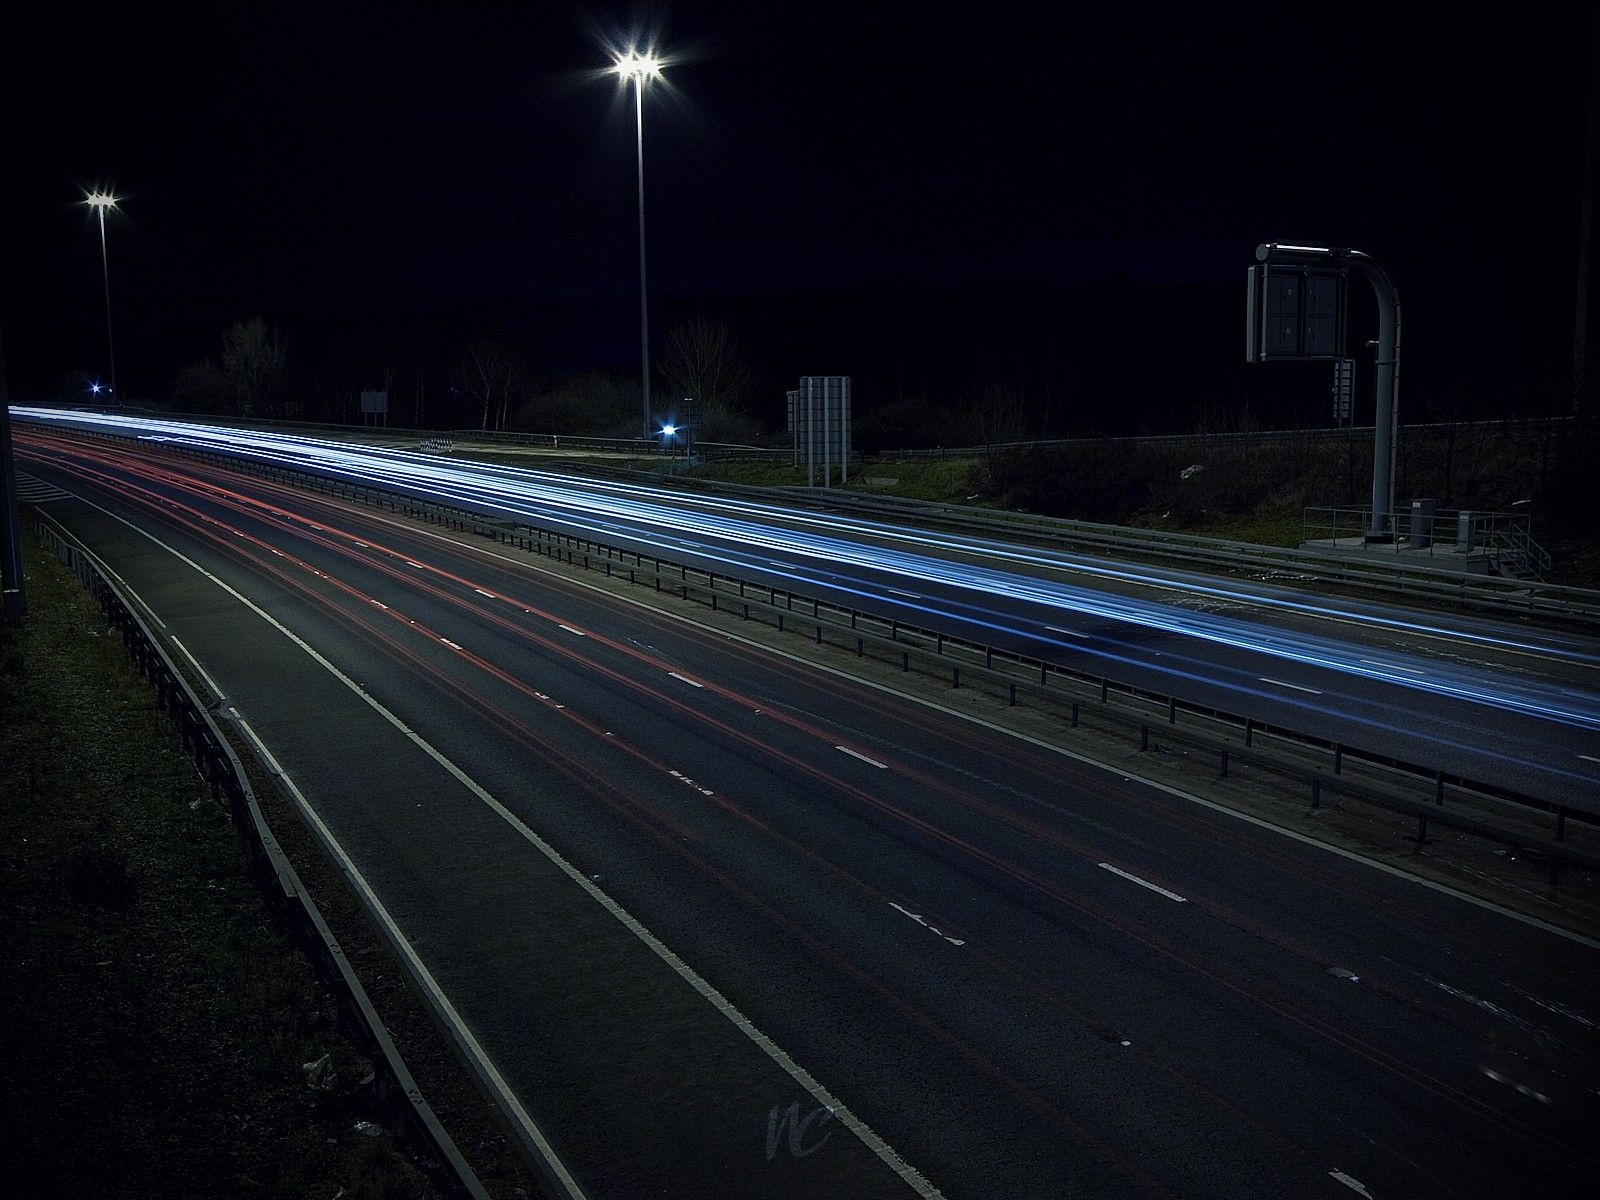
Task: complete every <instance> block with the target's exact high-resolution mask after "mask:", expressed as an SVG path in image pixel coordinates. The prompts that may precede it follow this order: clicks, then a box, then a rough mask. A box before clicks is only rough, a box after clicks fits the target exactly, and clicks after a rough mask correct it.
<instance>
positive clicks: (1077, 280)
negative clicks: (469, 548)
mask: <svg viewBox="0 0 1600 1200" xmlns="http://www.w3.org/2000/svg"><path fill="white" fill-rule="evenodd" d="M29 7H30V11H29V12H28V14H27V21H26V23H24V21H23V17H22V15H21V13H22V11H23V10H22V9H20V8H17V7H15V6H14V8H13V11H12V12H11V14H10V15H9V16H8V17H7V18H6V23H7V26H8V28H7V31H6V37H5V44H6V52H5V71H4V72H3V74H4V76H5V79H4V84H3V86H4V88H5V102H6V110H7V121H6V128H7V135H8V136H7V147H6V149H7V158H8V160H9V169H8V170H7V171H6V173H5V176H6V186H5V188H4V189H3V199H0V203H3V205H4V213H3V215H4V228H5V229H6V231H7V235H8V236H7V241H8V247H9V248H8V251H7V253H6V255H5V269H4V271H3V272H0V288H3V291H0V332H3V335H4V338H5V349H6V358H7V364H8V368H9V373H10V377H11V386H12V391H13V394H14V395H18V396H24V395H27V394H28V393H29V391H30V390H31V389H37V388H41V387H43V386H45V385H46V384H47V383H48V381H49V380H51V379H52V378H54V377H56V376H57V375H59V374H60V373H61V372H63V371H65V370H66V369H68V368H74V367H81V368H84V369H89V370H91V371H96V370H99V369H101V368H102V367H103V361H104V354H103V341H104V325H103V322H104V316H103V310H102V303H103V299H102V294H101V276H100V259H99V241H98V237H97V234H96V233H95V230H94V227H93V225H92V224H91V220H90V217H89V215H88V213H87V210H85V209H84V208H82V207H81V206H78V205H75V203H74V202H75V201H76V200H78V199H79V198H80V197H81V189H82V188H85V187H89V186H93V185H95V184H97V183H98V184H109V185H114V186H115V188H116V190H117V192H118V193H119V195H122V196H124V197H125V201H124V211H123V213H122V214H121V215H119V216H117V217H115V218H114V219H113V220H112V222H111V224H110V227H109V231H108V232H109V235H110V265H111V283H112V302H113V306H114V310H115V314H114V315H115V321H116V332H117V338H118V358H119V361H118V365H119V369H120V373H121V375H122V376H123V377H124V387H123V391H124V393H125V395H129V396H133V395H136V394H139V393H144V394H158V393H160V392H161V391H162V390H164V388H165V386H166V384H167V383H168V382H169V381H170V379H171V377H172V374H173V372H174V371H175V370H176V369H177V368H178V367H179V366H181V365H182V364H183V363H184V362H185V361H188V360H189V359H191V358H193V357H195V356H197V355H199V354H203V353H205V352H207V351H209V350H211V349H213V348H214V345H215V341H216V338H217V335H218V334H219V333H220V331H221V329H222V327H223V326H225V325H226V324H227V323H228V322H230V321H233V320H236V319H239V318H244V317H249V316H252V315H255V314H258V313H259V314H262V315H264V316H266V317H268V318H269V319H271V320H274V321H277V322H279V323H280V324H281V325H282V326H283V327H284V328H285V329H286V330H288V332H289V334H290V336H291V339H295V338H299V339H300V340H301V344H303V345H305V346H315V345H316V344H317V340H316V339H317V336H318V334H317V333H316V330H318V329H321V330H323V335H322V336H324V337H326V336H327V334H326V331H327V330H328V329H330V328H334V327H340V328H342V327H344V326H343V325H341V324H340V323H341V322H342V323H353V324H354V325H365V326H371V325H372V324H374V323H377V324H382V323H383V322H384V321H386V320H390V319H391V317H392V318H393V320H394V321H395V322H396V325H397V327H398V325H399V324H402V323H405V322H410V323H411V324H410V325H408V326H407V327H408V328H411V327H416V323H417V322H418V321H422V322H423V323H425V322H426V320H427V315H428V314H430V313H442V312H446V311H454V312H456V313H458V314H459V313H461V312H469V313H482V314H493V313H494V312H495V311H496V310H501V311H506V312H509V311H512V310H516V309H517V308H518V306H526V305H529V304H543V305H545V306H546V307H545V308H543V309H541V310H540V311H546V312H548V311H550V308H549V305H550V304H551V303H552V302H553V303H554V304H555V305H556V306H559V305H561V304H562V303H565V302H569V301H570V302H572V303H573V305H574V308H573V311H578V310H579V309H580V308H581V309H582V311H584V312H587V313H591V314H595V315H594V316H593V317H592V318H591V319H589V323H588V325H586V326H585V325H583V324H582V323H581V322H575V323H570V324H549V325H547V326H546V327H545V332H546V334H547V335H548V336H550V337H551V338H558V339H559V340H560V342H561V344H560V345H559V346H547V347H544V348H543V350H542V352H541V354H540V357H542V358H543V359H545V360H547V361H549V362H551V363H552V364H556V365H559V366H561V367H564V368H572V367H578V366H586V365H618V366H621V365H626V364H627V363H629V362H631V361H632V356H633V355H634V354H635V353H636V344H635V339H636V334H637V328H636V325H633V324H630V323H629V315H628V314H629V311H630V310H629V309H628V308H627V302H635V303H636V297H637V288H638V275H637V270H638V258H637V255H638V244H637V240H636V226H635V223H634V222H635V208H634V205H635V203H636V197H635V191H634V175H633V170H634V127H633V113H632V108H631V102H627V101H625V98H624V96H623V93H622V92H621V91H620V89H619V87H618V86H617V83H616V81H615V80H614V79H612V78H608V77H606V76H604V75H603V74H600V73H599V71H598V70H597V69H598V68H603V67H604V66H605V64H606V63H607V61H608V54H607V46H608V45H623V44H626V43H627V42H628V41H630V40H632V39H633V38H634V37H635V36H639V37H641V38H642V39H643V40H645V41H649V40H654V42H655V43H656V45H657V46H658V47H659V48H660V50H661V52H662V53H663V54H664V55H665V56H666V57H667V58H668V60H669V65H668V67H667V86H665V87H663V86H660V85H656V86H655V87H654V88H653V89H652V91H651V92H650V93H649V94H648V95H647V97H646V112H645V156H646V209H647V219H648V226H649V248H650V290H651V297H652V304H653V305H657V304H659V307H660V310H661V313H662V317H661V319H662V321H666V320H669V319H671V316H672V314H673V313H674V312H675V311H678V312H686V311H689V309H690V308H691V307H693V306H694V305H695V304H699V303H702V302H709V303H714V302H715V300H716V298H719V297H721V298H725V299H731V298H736V297H742V298H745V302H746V303H747V304H748V303H749V298H750V297H769V298H772V297H789V298H790V299H788V300H785V301H784V305H786V306H787V307H784V308H783V311H784V312H786V313H792V312H796V311H799V312H803V311H804V310H805V305H806V303H807V300H806V298H807V297H810V298H812V301H813V302H814V303H816V304H818V305H830V304H834V303H835V302H836V301H838V300H839V299H840V298H848V297H851V296H855V297H857V299H858V300H859V299H860V298H861V297H863V296H866V297H873V296H896V295H911V296H915V295H918V294H921V295H929V294H944V295H959V296H962V297H966V298H967V302H971V303H975V304H980V305H981V304H982V303H983V299H982V298H983V297H985V296H993V295H995V294H998V293H1003V292H1005V291H1006V290H1007V289H1018V294H1023V293H1026V294H1028V295H1043V294H1047V293H1048V291H1049V289H1051V288H1057V287H1064V288H1074V287H1076V288H1082V287H1088V286H1093V285H1097V284H1098V283H1100V282H1101V281H1105V280H1107V279H1114V280H1117V281H1118V290H1117V291H1116V293H1115V294H1116V296H1117V297H1119V298H1120V299H1119V301H1118V303H1119V304H1125V306H1126V310H1127V311H1126V319H1125V320H1122V319H1121V318H1120V316H1119V317H1118V323H1120V324H1122V325H1123V326H1125V327H1126V329H1127V330H1128V341H1129V344H1130V345H1135V346H1138V345H1142V346H1144V347H1145V348H1146V354H1147V355H1148V356H1156V357H1159V356H1160V355H1162V354H1179V353H1182V354H1190V353H1194V352H1195V351H1193V350H1191V349H1190V348H1188V344H1187V343H1184V342H1183V340H1182V339H1181V338H1179V339H1172V338H1169V337H1168V336H1167V335H1166V334H1165V333H1164V332H1163V331H1164V330H1170V329H1172V328H1174V327H1176V326H1180V325H1186V324H1192V323H1193V322H1191V321H1190V320H1189V317H1188V315H1187V314H1185V313H1184V312H1183V311H1181V306H1179V308H1180V311H1172V308H1173V306H1172V305H1171V304H1170V303H1169V300H1170V297H1171V296H1173V295H1177V294H1183V295H1189V294H1196V295H1198V294H1201V292H1200V291H1192V292H1191V291H1182V289H1181V288H1180V289H1179V291H1177V292H1175V291H1173V290H1172V288H1173V287H1174V286H1176V285H1184V286H1188V285H1194V288H1200V287H1201V285H1205V286H1206V287H1210V288H1212V289H1213V291H1212V292H1205V293H1204V294H1206V295H1213V294H1215V295H1217V296H1222V297H1225V306H1226V308H1227V311H1226V312H1225V313H1223V315H1222V316H1221V317H1220V318H1216V317H1215V315H1214V314H1213V316H1212V317H1209V318H1207V319H1208V321H1212V322H1214V323H1215V327H1216V328H1218V329H1225V330H1226V331H1227V332H1226V344H1223V345H1217V346H1216V347H1215V350H1214V352H1211V351H1204V350H1202V351H1201V353H1214V354H1215V357H1216V360H1217V362H1219V363H1226V364H1227V365H1228V367H1229V368H1230V369H1231V368H1232V367H1234V366H1235V365H1236V364H1237V363H1238V362H1239V360H1240V359H1241V357H1242V344H1241V343H1242V330H1241V326H1242V305H1243V272H1244V269H1245V267H1246V266H1247V265H1248V264H1249V263H1250V262H1251V261H1252V254H1253V250H1254V247H1255V246H1256V244H1257V243H1258V242H1260V241H1263V240H1272V239H1279V240H1296V239H1304V240H1312V241H1320V242H1328V243H1334V244H1343V245H1353V246H1357V247H1359V248H1362V249H1364V250H1367V251H1369V252H1370V253H1372V254H1374V255H1376V256H1377V257H1379V258H1380V259H1382V260H1384V261H1385V262H1386V263H1387V264H1388V265H1389V266H1390V267H1391V269H1392V270H1393V271H1394V273H1395V275H1396V277H1397V278H1398V280H1399V282H1400V287H1401V289H1402V296H1403V298H1404V299H1405V301H1406V304H1407V310H1406V316H1407V322H1408V344H1407V351H1408V354H1410V355H1412V356H1413V357H1412V358H1411V366H1410V367H1409V368H1408V369H1409V370H1412V371H1415V372H1418V373H1419V374H1417V375H1415V376H1414V378H1415V379H1416V380H1419V381H1430V380H1431V381H1432V386H1434V387H1436V388H1440V389H1442V388H1444V387H1446V386H1448V385H1449V383H1450V381H1452V380H1455V379H1458V378H1460V377H1461V376H1462V374H1463V372H1467V373H1468V374H1470V373H1471V372H1472V371H1478V370H1481V371H1483V372H1486V373H1488V374H1489V375H1492V376H1494V377H1496V378H1506V377H1508V376H1515V375H1516V373H1517V372H1520V371H1523V370H1524V369H1527V370H1530V371H1533V370H1538V371H1548V370H1549V369H1550V367H1551V364H1553V363H1559V362H1560V361H1561V359H1562V358H1563V356H1565V355H1569V354H1570V346H1571V336H1572V335H1571V326H1572V311H1573V293H1574V288H1575V270H1576V245H1577V237H1578V225H1579V214H1580V196H1581V178H1582V166H1583V149H1584V137H1585V129H1586V103H1587V94H1588V75H1589V69H1590V66H1589V64H1590V56H1591V46H1592V34H1591V29H1592V24H1591V22H1592V17H1591V15H1590V11H1589V9H1588V7H1587V6H1583V5H1548V6H1546V5H1520V6H1514V7H1512V8H1508V9H1504V10H1499V11H1497V15H1496V20H1494V21H1493V22H1485V21H1480V20H1476V19H1473V18H1472V17H1469V16H1468V15H1467V12H1466V10H1455V11H1454V12H1453V13H1452V14H1451V15H1449V16H1448V18H1441V19H1439V20H1437V21H1435V20H1431V19H1425V18H1424V17H1423V16H1421V15H1415V14H1411V13H1408V12H1406V11H1404V9H1405V8H1406V7H1407V6H1396V5H1387V6H1383V7H1374V8H1366V9H1363V8H1360V7H1356V8H1352V7H1350V6H1339V7H1328V6H1317V5H1303V6H1299V5H1281V4H1280V5H1276V6H1272V7H1270V8H1269V7H1259V8H1241V7H1236V6H1223V7H1222V8H1216V7H1212V6H1183V7H1178V8H1171V9H1167V8H1162V7H1156V6H1144V5H1115V6H1107V7H1105V8H1092V9H1091V8H1087V7H1086V8H1081V9H1080V8H1077V7H1076V6H1070V5H1066V6H1059V7H1056V8H1054V9H1053V10H1041V9H1040V8H1038V7H1037V6H1031V5H1030V6H1015V7H1013V6H1008V5H1005V4H986V5H981V6H973V5H968V6H958V7H957V8H956V9H955V10H954V11H953V12H952V13H951V14H949V15H944V14H943V13H942V12H941V11H940V10H938V9H936V8H935V7H934V6H931V5H926V4H918V5H899V4H884V5H859V4H835V3H808V4H787V3H771V4H765V3H764V4H714V3H693V4H675V5H672V6H661V7H658V8H651V9H628V8H625V7H613V8H606V7H601V6H572V5H557V4H522V5H515V4H503V5H491V4H472V3H465V4H451V5H437V6H434V5H418V4H403V5H382V6H379V5H357V4H349V5H342V4H326V5H305V4H299V3H275V4H271V5H241V6H231V5H218V6H216V7H215V8H204V9H192V10H181V9H172V10H162V9H161V8H160V7H159V6H155V7H153V6H138V5H124V6H121V7H119V8H116V9H108V10H105V11H103V12H102V11H99V10H97V9H95V8H93V7H87V8H86V7H83V6H78V5H52V6H49V7H48V9H46V8H45V7H44V6H37V7H34V6H29ZM941 289H943V291H941ZM1040 289H1044V290H1043V291H1041V290H1040ZM1222 289H1227V290H1222ZM657 297H659V298H660V299H659V301H658V300H657ZM796 297H798V298H799V299H795V298H796ZM584 298H588V299H589V300H590V301H598V302H600V303H598V304H593V303H592V304H590V305H588V306H587V307H585V306H582V305H580V304H578V303H577V302H579V301H581V300H583V299H584ZM913 307H914V306H913ZM526 311H532V310H526ZM849 311H851V312H858V311H859V312H867V313H870V312H871V304H866V305H864V306H862V307H860V308H854V309H850V310H849ZM400 314H405V317H404V321H402V318H401V316H400ZM459 319H460V318H459V317H458V318H457V320H458V322H459ZM485 319H488V318H487V317H486V318H485ZM737 332H744V333H746V334H747V336H748V337H749V338H750V339H751V340H752V341H753V342H755V343H757V344H759V343H761V339H762V336H763V331H762V330H760V329H756V328H751V329H749V330H747V331H737ZM768 332H769V333H770V331H768ZM857 333H858V335H859V334H860V331H859V330H858V331H857ZM791 334H793V331H792V330H791ZM660 335H661V331H660V330H657V336H658V338H659V337H660ZM524 336H527V337H529V338H530V339H534V340H536V339H537V337H538V336H539V333H538V330H537V329H534V330H525V332H524ZM1207 336H1208V339H1209V337H1210V335H1209V334H1208V335H1207ZM797 340H798V342H799V344H798V345H796V344H794V343H795V342H796V341H797ZM780 343H781V344H782V345H783V346H785V347H786V350H785V352H786V353H790V354H792V355H793V356H794V357H795V360H796V361H795V362H794V364H793V370H792V373H793V374H795V375H798V374H800V373H803V372H804V371H807V370H811V369H816V370H825V371H827V370H842V371H845V372H849V371H850V370H851V369H852V368H851V364H849V363H826V364H816V365H814V366H813V365H812V364H811V361H810V360H808V361H805V362H802V361H799V360H800V359H803V358H805V357H806V347H805V345H804V344H803V343H804V338H803V337H799V336H798V335H796V336H791V338H790V341H789V342H782V339H777V340H774V339H773V338H771V337H768V344H769V345H772V346H776V345H779V344H780ZM292 344H293V343H292ZM1207 344H1208V345H1209V341H1208V343H1207ZM1179 347H1183V348H1182V349H1179ZM823 353H824V352H823V350H822V349H821V347H820V346H819V348H818V352H817V355H816V357H822V356H823ZM769 358H771V359H773V361H776V362H777V367H776V368H775V369H781V368H783V367H785V366H787V365H789V364H787V363H785V362H783V361H779V360H781V359H782V355H778V354H776V353H775V354H774V355H771V356H769ZM763 361H764V362H765V361H767V360H763ZM1464 363H1466V364H1467V365H1463V364H1464ZM858 366H859V367H860V369H863V370H864V369H865V368H864V365H859V364H858ZM1424 386H1427V384H1426V382H1424Z"/></svg>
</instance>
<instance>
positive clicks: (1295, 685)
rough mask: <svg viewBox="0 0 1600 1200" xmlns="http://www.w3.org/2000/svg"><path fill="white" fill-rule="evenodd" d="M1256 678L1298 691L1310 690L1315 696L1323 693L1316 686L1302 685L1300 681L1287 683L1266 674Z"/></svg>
mask: <svg viewBox="0 0 1600 1200" xmlns="http://www.w3.org/2000/svg"><path fill="white" fill-rule="evenodd" d="M1256 678H1257V679H1259V680H1261V682H1262V683H1271V684H1276V685H1277V686H1278V687H1286V688H1293V689H1294V690H1295V691H1297V692H1310V693H1311V694H1312V695H1313V696H1320V695H1322V693H1321V692H1319V691H1317V689H1316V688H1308V687H1301V686H1300V685H1299V684H1298V683H1285V682H1284V681H1283V680H1281V679H1268V678H1267V677H1266V676H1265V675H1257V676H1256Z"/></svg>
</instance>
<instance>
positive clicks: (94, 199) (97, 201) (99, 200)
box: [83, 191, 122, 399]
mask: <svg viewBox="0 0 1600 1200" xmlns="http://www.w3.org/2000/svg"><path fill="white" fill-rule="evenodd" d="M83 202H84V203H85V204H87V205H88V206H89V207H90V208H92V209H94V211H95V215H96V216H97V217H99V218H100V270H101V272H102V273H103V274H104V276H105V281H106V350H107V352H108V353H109V354H110V356H111V396H112V398H113V399H117V398H119V397H120V396H121V394H122V393H120V392H118V391H117V347H116V343H115V342H114V341H113V340H112V337H111V266H110V262H109V261H108V259H107V258H106V209H108V208H116V207H117V198H116V197H115V196H114V195H112V194H111V193H110V192H102V191H93V192H86V193H84V201H83ZM94 390H95V394H96V395H99V392H100V388H99V385H98V384H97V385H95V389H94Z"/></svg>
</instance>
